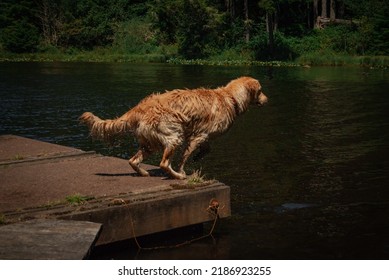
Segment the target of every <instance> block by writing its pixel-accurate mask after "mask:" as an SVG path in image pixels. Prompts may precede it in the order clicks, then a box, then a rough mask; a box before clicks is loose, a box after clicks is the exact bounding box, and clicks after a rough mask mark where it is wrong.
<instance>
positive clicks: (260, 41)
mask: <svg viewBox="0 0 389 280" xmlns="http://www.w3.org/2000/svg"><path fill="white" fill-rule="evenodd" d="M250 47H251V48H252V50H253V51H254V53H255V59H256V60H264V61H270V60H293V59H295V58H296V56H297V54H296V52H295V51H294V49H293V39H287V38H286V37H285V36H284V35H283V34H282V33H281V32H275V33H274V46H273V52H272V51H271V49H270V46H269V38H268V34H267V33H265V32H262V33H260V34H259V35H256V36H255V37H254V38H253V39H252V40H251V42H250Z"/></svg>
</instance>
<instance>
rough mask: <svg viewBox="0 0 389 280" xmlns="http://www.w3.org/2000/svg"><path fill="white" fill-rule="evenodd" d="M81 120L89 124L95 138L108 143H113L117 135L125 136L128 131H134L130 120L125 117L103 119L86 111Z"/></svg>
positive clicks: (91, 133)
mask: <svg viewBox="0 0 389 280" xmlns="http://www.w3.org/2000/svg"><path fill="white" fill-rule="evenodd" d="M79 120H80V122H81V123H82V124H85V125H87V126H88V128H89V131H90V135H91V136H92V138H93V139H98V140H102V141H104V142H107V143H113V142H114V141H115V140H116V138H117V137H120V136H124V134H126V133H127V132H131V131H132V129H131V125H130V122H129V121H128V120H126V119H124V118H117V119H114V120H102V119H100V118H99V117H97V116H95V115H94V114H92V113H90V112H85V113H83V114H82V115H81V116H80V118H79Z"/></svg>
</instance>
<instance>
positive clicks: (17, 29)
mask: <svg viewBox="0 0 389 280" xmlns="http://www.w3.org/2000/svg"><path fill="white" fill-rule="evenodd" d="M1 43H2V46H3V47H4V48H5V49H6V50H8V51H10V52H15V53H24V52H35V51H36V49H37V47H38V44H39V31H38V29H37V28H36V27H35V26H34V25H32V24H30V23H28V22H26V21H20V22H15V23H14V24H12V25H9V26H7V27H6V28H3V29H2V32H1Z"/></svg>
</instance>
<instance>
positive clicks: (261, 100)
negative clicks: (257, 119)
mask: <svg viewBox="0 0 389 280" xmlns="http://www.w3.org/2000/svg"><path fill="white" fill-rule="evenodd" d="M241 79H244V85H245V87H246V90H247V93H248V94H249V95H250V100H251V103H253V104H256V105H258V106H263V105H265V104H266V103H267V100H268V99H267V96H266V95H265V94H264V93H263V92H262V86H261V84H260V83H259V82H258V80H256V79H253V78H251V77H242V78H241Z"/></svg>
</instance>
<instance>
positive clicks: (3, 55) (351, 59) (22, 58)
mask: <svg viewBox="0 0 389 280" xmlns="http://www.w3.org/2000/svg"><path fill="white" fill-rule="evenodd" d="M5 61H8V62H130V63H170V64H180V65H209V66H214V65H216V66H266V67H269V66H271V67H301V66H302V67H307V66H350V65H353V66H363V67H374V68H384V69H386V68H388V67H389V56H350V55H334V54H317V53H312V54H305V55H302V56H300V57H298V58H296V59H295V60H294V61H258V60H252V59H250V58H249V57H242V58H241V59H240V58H237V57H236V55H234V56H233V57H231V58H230V57H228V56H225V57H211V58H209V59H190V60H189V59H181V58H174V57H172V56H171V54H161V53H150V54H131V53H116V52H111V51H110V50H97V51H74V52H72V53H67V52H55V53H50V52H48V53H46V52H40V53H38V52H37V53H22V54H16V53H10V52H0V62H5Z"/></svg>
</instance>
